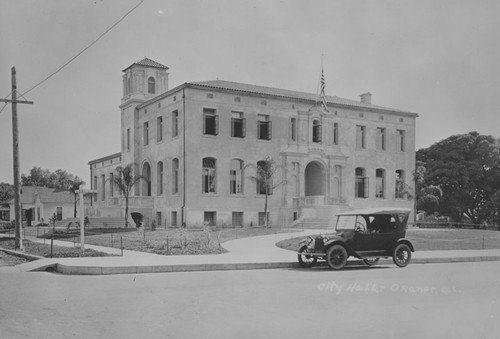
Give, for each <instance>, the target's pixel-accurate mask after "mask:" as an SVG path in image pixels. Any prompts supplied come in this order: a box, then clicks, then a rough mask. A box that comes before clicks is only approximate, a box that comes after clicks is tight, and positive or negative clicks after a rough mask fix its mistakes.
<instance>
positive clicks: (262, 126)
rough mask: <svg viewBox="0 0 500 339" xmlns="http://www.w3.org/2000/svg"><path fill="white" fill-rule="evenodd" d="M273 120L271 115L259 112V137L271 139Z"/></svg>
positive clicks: (260, 138)
mask: <svg viewBox="0 0 500 339" xmlns="http://www.w3.org/2000/svg"><path fill="white" fill-rule="evenodd" d="M271 138H272V122H271V121H269V115H263V114H259V115H258V117H257V139H259V140H271Z"/></svg>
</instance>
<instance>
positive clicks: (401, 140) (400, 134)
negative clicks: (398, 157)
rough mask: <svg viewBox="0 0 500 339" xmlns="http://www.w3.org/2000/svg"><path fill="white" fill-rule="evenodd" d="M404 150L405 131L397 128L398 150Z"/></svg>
mask: <svg viewBox="0 0 500 339" xmlns="http://www.w3.org/2000/svg"><path fill="white" fill-rule="evenodd" d="M405 150H406V132H405V131H404V130H401V129H398V151H399V152H404V151H405Z"/></svg>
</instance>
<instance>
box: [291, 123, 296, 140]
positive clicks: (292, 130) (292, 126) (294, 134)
mask: <svg viewBox="0 0 500 339" xmlns="http://www.w3.org/2000/svg"><path fill="white" fill-rule="evenodd" d="M290 140H291V141H297V119H296V118H291V119H290Z"/></svg>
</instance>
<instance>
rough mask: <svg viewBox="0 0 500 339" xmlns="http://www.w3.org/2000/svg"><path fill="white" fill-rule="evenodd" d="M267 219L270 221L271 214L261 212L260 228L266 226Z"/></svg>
mask: <svg viewBox="0 0 500 339" xmlns="http://www.w3.org/2000/svg"><path fill="white" fill-rule="evenodd" d="M266 217H267V218H266ZM266 219H267V220H269V212H267V213H264V212H259V226H264V225H265V224H266Z"/></svg>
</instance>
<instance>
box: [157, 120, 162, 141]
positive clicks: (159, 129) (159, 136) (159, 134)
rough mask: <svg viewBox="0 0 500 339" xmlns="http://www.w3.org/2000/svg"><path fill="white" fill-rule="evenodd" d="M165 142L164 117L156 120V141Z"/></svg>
mask: <svg viewBox="0 0 500 339" xmlns="http://www.w3.org/2000/svg"><path fill="white" fill-rule="evenodd" d="M162 140H163V117H158V118H156V141H157V142H160V141H162Z"/></svg>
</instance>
